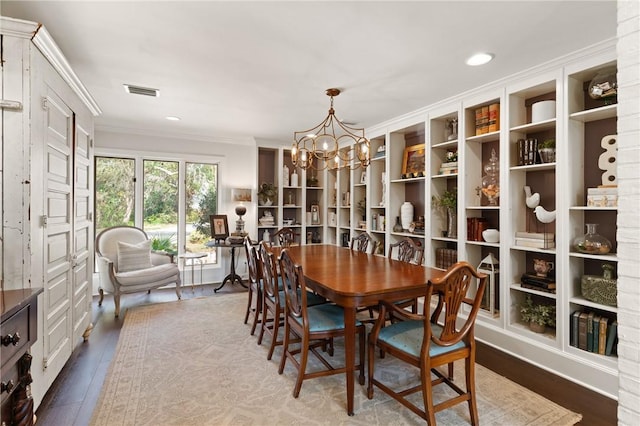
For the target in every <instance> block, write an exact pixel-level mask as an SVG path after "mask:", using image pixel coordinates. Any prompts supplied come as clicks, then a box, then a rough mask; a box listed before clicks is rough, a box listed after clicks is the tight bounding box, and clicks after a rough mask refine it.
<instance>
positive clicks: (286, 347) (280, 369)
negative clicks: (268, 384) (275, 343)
mask: <svg viewBox="0 0 640 426" xmlns="http://www.w3.org/2000/svg"><path fill="white" fill-rule="evenodd" d="M289 333H290V331H289V324H288V323H287V321H286V320H285V323H284V342H283V343H282V349H283V350H282V358H281V359H280V366H279V367H278V374H282V372H283V371H284V365H285V363H286V362H287V353H288V352H289Z"/></svg>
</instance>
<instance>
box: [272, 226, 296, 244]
mask: <svg viewBox="0 0 640 426" xmlns="http://www.w3.org/2000/svg"><path fill="white" fill-rule="evenodd" d="M295 241H296V233H295V231H294V230H293V229H292V228H287V227H284V228H280V229H278V231H276V232H275V233H274V234H273V236H272V237H271V244H272V245H279V246H281V247H291V246H292V245H293V244H294V243H295Z"/></svg>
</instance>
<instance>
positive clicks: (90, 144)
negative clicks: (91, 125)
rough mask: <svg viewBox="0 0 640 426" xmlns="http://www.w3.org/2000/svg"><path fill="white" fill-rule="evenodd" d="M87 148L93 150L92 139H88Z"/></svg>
mask: <svg viewBox="0 0 640 426" xmlns="http://www.w3.org/2000/svg"><path fill="white" fill-rule="evenodd" d="M89 148H93V138H91V139H89Z"/></svg>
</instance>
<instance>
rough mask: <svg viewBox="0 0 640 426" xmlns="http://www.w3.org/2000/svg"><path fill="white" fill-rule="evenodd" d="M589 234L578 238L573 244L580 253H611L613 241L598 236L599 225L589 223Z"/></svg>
mask: <svg viewBox="0 0 640 426" xmlns="http://www.w3.org/2000/svg"><path fill="white" fill-rule="evenodd" d="M586 226H587V233H586V234H584V235H583V236H581V237H578V238H576V239H575V241H574V242H573V245H574V247H575V248H576V250H578V251H579V252H580V253H588V254H607V253H609V252H610V251H611V241H609V240H608V239H606V238H605V237H603V236H602V235H600V234H598V232H597V231H596V228H597V227H598V224H597V223H587V224H586Z"/></svg>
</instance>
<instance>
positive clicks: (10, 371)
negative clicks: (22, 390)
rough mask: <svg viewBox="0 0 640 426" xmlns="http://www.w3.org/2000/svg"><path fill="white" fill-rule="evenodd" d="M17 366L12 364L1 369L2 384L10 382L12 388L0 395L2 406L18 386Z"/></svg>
mask: <svg viewBox="0 0 640 426" xmlns="http://www.w3.org/2000/svg"><path fill="white" fill-rule="evenodd" d="M18 377H19V376H18V364H14V365H12V366H4V368H3V369H2V383H4V384H5V385H6V384H8V383H9V382H10V381H13V387H12V389H11V390H9V391H8V392H7V391H4V392H2V395H0V401H1V402H2V404H4V402H5V401H6V400H7V399H9V397H10V396H11V394H13V392H14V391H15V389H16V387H17V386H18ZM2 418H3V419H4V416H2Z"/></svg>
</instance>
